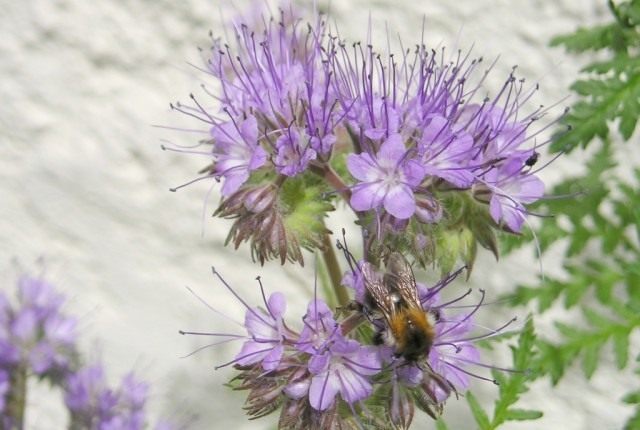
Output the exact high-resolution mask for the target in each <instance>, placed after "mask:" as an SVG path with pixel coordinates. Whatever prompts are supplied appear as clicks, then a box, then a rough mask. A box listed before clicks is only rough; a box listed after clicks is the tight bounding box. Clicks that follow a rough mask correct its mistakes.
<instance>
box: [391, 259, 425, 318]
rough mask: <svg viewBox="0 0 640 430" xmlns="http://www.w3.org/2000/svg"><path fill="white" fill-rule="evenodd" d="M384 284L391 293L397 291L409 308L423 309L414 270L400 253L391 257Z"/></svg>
mask: <svg viewBox="0 0 640 430" xmlns="http://www.w3.org/2000/svg"><path fill="white" fill-rule="evenodd" d="M384 283H385V284H386V285H388V286H389V288H390V289H391V291H397V292H398V294H400V296H401V297H402V299H404V301H405V302H406V303H407V305H409V307H417V308H421V306H420V297H418V287H417V286H416V278H415V276H414V275H413V270H412V269H411V265H409V262H408V261H407V259H406V258H404V256H403V255H402V254H400V253H399V252H394V253H392V254H391V255H389V258H388V260H387V273H386V274H385V275H384Z"/></svg>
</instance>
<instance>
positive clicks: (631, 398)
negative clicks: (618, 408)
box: [622, 390, 640, 405]
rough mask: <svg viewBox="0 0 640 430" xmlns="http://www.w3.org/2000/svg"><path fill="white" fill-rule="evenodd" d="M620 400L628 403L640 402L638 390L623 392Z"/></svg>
mask: <svg viewBox="0 0 640 430" xmlns="http://www.w3.org/2000/svg"><path fill="white" fill-rule="evenodd" d="M622 401H623V402H625V403H629V404H632V405H633V404H640V390H638V391H633V392H631V393H628V394H625V396H624V397H623V398H622Z"/></svg>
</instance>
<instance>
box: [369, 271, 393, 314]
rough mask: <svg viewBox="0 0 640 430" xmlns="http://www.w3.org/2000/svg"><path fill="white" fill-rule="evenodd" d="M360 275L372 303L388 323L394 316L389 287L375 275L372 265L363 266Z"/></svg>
mask: <svg viewBox="0 0 640 430" xmlns="http://www.w3.org/2000/svg"><path fill="white" fill-rule="evenodd" d="M362 275H363V277H364V286H365V288H366V289H367V292H368V293H369V294H370V295H371V298H372V299H373V302H374V303H375V305H376V306H377V307H378V308H379V310H380V312H382V313H383V315H384V317H385V319H386V320H387V321H389V320H390V318H391V317H392V315H394V314H395V306H394V304H395V303H394V300H393V296H394V295H393V294H392V293H391V291H389V287H388V286H387V285H386V284H385V282H383V280H382V279H381V278H380V275H378V273H376V271H375V269H374V268H373V266H372V265H370V264H365V265H363V267H362Z"/></svg>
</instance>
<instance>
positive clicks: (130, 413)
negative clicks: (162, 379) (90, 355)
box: [65, 364, 149, 430]
mask: <svg viewBox="0 0 640 430" xmlns="http://www.w3.org/2000/svg"><path fill="white" fill-rule="evenodd" d="M148 392H149V385H148V384H147V383H146V382H143V381H140V380H138V379H136V378H135V376H134V375H133V374H128V375H126V376H125V377H124V378H123V379H122V382H121V384H120V387H119V388H118V389H116V390H114V389H111V388H109V387H108V385H107V382H106V380H105V374H104V369H103V367H102V366H101V365H99V364H96V365H91V366H87V367H84V368H82V369H80V370H78V371H77V372H75V373H73V374H71V375H70V376H69V377H68V379H67V381H66V384H65V404H66V405H67V408H68V409H69V411H70V412H71V422H72V426H75V427H73V428H83V429H91V430H141V429H143V428H145V425H146V417H145V411H144V406H145V402H146V400H147V396H148Z"/></svg>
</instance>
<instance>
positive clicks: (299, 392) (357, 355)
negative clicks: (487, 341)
mask: <svg viewBox="0 0 640 430" xmlns="http://www.w3.org/2000/svg"><path fill="white" fill-rule="evenodd" d="M363 264H368V263H363ZM458 273H459V272H458ZM216 274H217V273H216ZM217 275H218V274H217ZM456 275H457V273H455V274H452V275H450V276H448V277H447V278H445V279H443V280H442V281H440V282H439V283H437V284H436V285H434V286H433V287H431V288H427V287H425V286H422V285H420V284H418V285H417V292H418V293H419V296H420V297H419V301H420V306H421V307H422V311H423V312H424V313H425V314H426V315H429V318H430V319H431V320H432V321H433V331H434V338H433V343H432V344H431V345H430V346H429V347H428V348H425V350H424V351H423V353H422V354H421V355H419V357H420V358H419V359H415V360H414V359H409V358H407V357H405V356H402V355H400V354H398V353H397V351H396V350H394V348H393V347H392V346H390V345H388V344H385V343H384V342H376V341H375V335H373V336H372V335H371V329H372V328H374V329H375V327H376V323H378V322H379V321H376V320H375V319H373V317H372V316H371V315H366V312H365V311H358V310H353V311H350V310H345V311H341V312H339V314H345V315H342V316H341V317H338V315H339V314H335V313H334V312H333V311H332V310H331V309H330V307H329V306H328V305H327V304H326V303H325V302H324V301H322V300H320V299H318V298H314V299H313V300H312V301H311V302H310V303H309V305H308V306H307V309H306V313H305V314H304V316H303V317H302V324H301V329H300V330H295V329H293V328H291V327H290V326H289V325H288V324H287V323H286V322H285V319H284V314H285V310H286V303H285V297H284V295H283V294H282V293H280V292H275V293H273V294H271V295H270V296H269V297H268V298H267V297H266V296H264V295H263V297H265V300H264V307H251V306H249V305H247V304H246V303H245V302H244V300H242V299H241V302H242V303H243V304H244V305H245V306H246V309H247V310H246V315H245V321H244V326H245V328H246V330H247V335H246V336H238V335H231V334H229V335H222V336H225V337H227V336H228V337H230V338H239V339H245V340H244V343H243V345H242V348H241V350H240V352H239V353H238V354H237V355H236V356H235V357H234V359H233V360H232V361H230V362H229V363H226V364H223V365H222V366H219V367H224V366H227V365H234V367H235V368H236V369H237V370H239V371H240V373H239V374H238V375H237V376H235V377H234V378H233V380H232V382H231V386H232V387H234V388H235V389H239V390H247V391H248V392H249V393H248V397H247V400H246V403H245V409H246V410H247V412H248V414H249V415H250V416H252V417H253V418H258V417H262V416H265V415H267V414H270V413H272V412H275V411H276V410H279V409H280V410H281V412H280V422H279V427H278V428H280V429H298V428H300V429H302V428H322V429H324V428H342V427H341V425H342V424H344V423H346V421H347V420H350V421H351V423H352V424H354V423H355V424H356V425H362V424H366V423H367V420H368V419H369V417H370V416H372V415H371V413H368V412H367V411H368V410H369V408H372V407H374V406H373V405H374V403H375V402H378V403H379V402H380V399H382V402H387V403H386V406H385V417H384V419H385V420H386V421H385V422H386V424H385V425H392V426H396V427H397V426H400V427H401V428H407V427H408V426H409V424H410V423H411V420H412V418H413V412H414V406H417V407H418V408H420V409H421V410H423V411H425V412H427V413H428V414H430V415H432V416H434V417H435V416H436V415H437V414H439V413H440V412H441V409H442V406H443V403H444V402H445V400H446V399H447V398H448V397H449V396H450V395H451V394H452V393H455V394H456V395H457V394H458V393H460V392H462V391H464V390H466V389H467V388H468V386H469V377H470V376H477V377H479V378H480V379H487V378H484V377H482V376H480V375H475V374H474V373H472V372H470V371H468V370H467V368H468V367H469V366H473V365H480V366H484V365H482V364H481V363H480V361H479V360H480V357H479V352H478V350H477V349H476V347H475V346H474V345H473V341H474V340H476V339H480V338H485V337H488V336H490V335H493V334H495V333H496V331H491V332H489V333H487V334H480V335H478V336H472V335H470V334H469V333H470V331H471V330H472V329H473V328H474V327H475V325H474V324H473V322H472V316H473V314H474V313H475V312H476V311H477V309H478V308H479V307H480V306H481V305H482V301H483V299H484V293H483V298H482V299H481V301H480V303H477V304H476V305H473V306H471V307H469V308H468V309H470V310H469V311H468V312H463V313H461V314H457V315H453V314H451V315H450V311H451V309H448V307H449V306H450V305H452V304H453V303H457V302H459V301H460V300H462V299H463V298H464V297H466V296H467V295H468V293H467V294H464V295H463V296H461V297H459V298H458V299H454V300H453V301H449V302H447V303H442V302H441V301H440V299H439V292H440V291H441V290H442V289H443V288H444V287H445V286H446V285H448V284H449V282H450V281H451V280H453V279H454V278H455V277H456ZM218 277H219V279H220V280H221V281H222V282H223V283H224V284H225V286H226V287H227V288H229V289H230V290H231V291H232V292H233V294H234V295H236V297H239V296H238V295H237V294H236V293H235V291H234V290H233V289H232V288H231V287H230V286H229V285H228V284H227V283H226V282H225V281H224V279H222V277H220V275H218ZM344 283H345V284H346V285H348V286H350V287H353V288H355V289H356V294H355V296H356V302H354V304H355V306H356V307H357V306H358V305H360V306H362V305H363V301H364V297H365V296H366V293H364V292H363V291H359V290H360V289H362V288H364V287H363V279H362V274H361V271H360V270H358V271H355V272H348V273H347V275H346V276H345V279H344ZM358 299H360V300H358ZM358 302H360V303H358ZM465 308H467V307H464V306H463V307H461V309H465ZM362 330H365V333H366V330H369V331H368V332H369V335H366V334H365V335H363V332H362ZM187 333H188V332H187ZM218 335H219V334H218ZM369 399H376V400H375V402H372V404H369V403H368V400H369ZM369 412H371V411H370V410H369ZM341 423H342V424H341ZM378 424H380V423H378ZM385 428H386V427H385Z"/></svg>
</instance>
